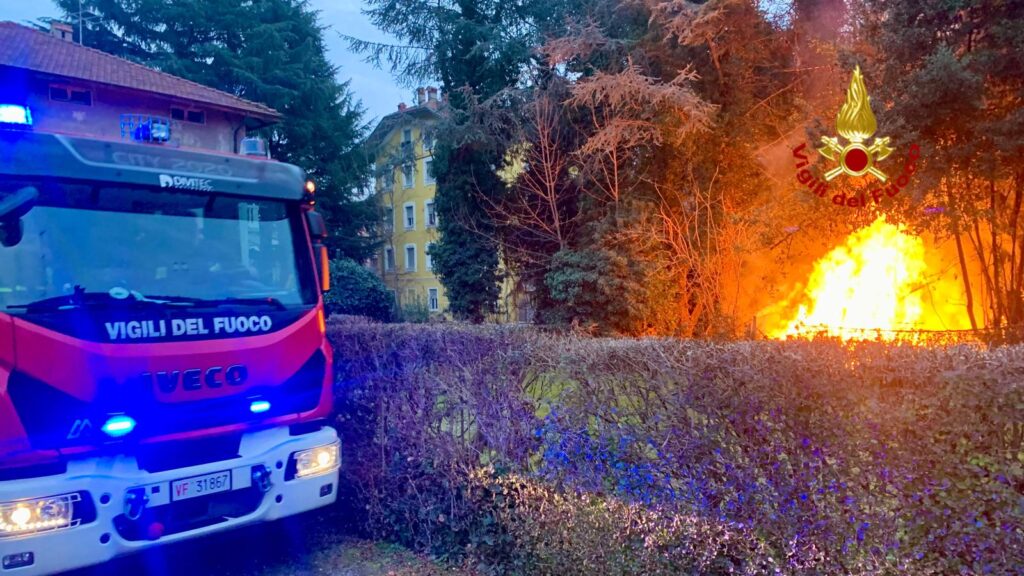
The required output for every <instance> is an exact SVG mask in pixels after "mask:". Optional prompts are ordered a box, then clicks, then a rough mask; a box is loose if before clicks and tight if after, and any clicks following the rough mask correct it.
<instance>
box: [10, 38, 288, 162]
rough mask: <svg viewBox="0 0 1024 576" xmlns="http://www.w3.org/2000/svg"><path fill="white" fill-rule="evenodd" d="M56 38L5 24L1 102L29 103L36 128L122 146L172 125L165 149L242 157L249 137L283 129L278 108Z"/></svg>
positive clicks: (162, 143) (164, 140)
mask: <svg viewBox="0 0 1024 576" xmlns="http://www.w3.org/2000/svg"><path fill="white" fill-rule="evenodd" d="M70 32H71V31H70V27H69V26H67V25H66V24H61V23H59V22H55V23H53V24H51V28H50V31H49V33H47V32H44V31H40V30H36V29H34V28H29V27H26V26H22V25H19V24H15V23H13V22H0V102H3V103H15V104H23V105H25V104H27V105H28V106H29V108H30V109H31V111H32V117H33V123H34V125H35V127H36V128H37V129H40V130H43V131H47V132H58V133H66V134H75V135H83V136H89V137H92V138H99V139H113V140H119V139H123V138H131V137H132V134H133V133H134V134H135V135H136V136H137V135H138V128H139V126H140V125H141V124H144V123H146V122H151V124H150V125H152V124H153V123H155V124H163V125H168V126H169V127H170V131H169V132H170V133H169V135H168V136H167V137H166V138H158V139H157V141H159V142H160V143H161V145H164V146H171V147H181V148H193V149H203V150H209V151H217V152H224V153H234V152H237V151H238V148H239V145H240V143H241V141H242V139H243V138H245V137H246V134H247V133H248V132H251V131H253V130H256V129H259V128H262V127H265V126H268V125H270V124H274V123H276V122H277V121H278V120H280V118H281V114H280V113H279V112H277V111H276V110H273V109H272V108H269V107H267V106H264V105H263V104H259V103H256V102H251V101H249V100H246V99H244V98H240V97H238V96H235V95H233V94H229V93H227V92H222V91H220V90H215V89H213V88H210V87H207V86H203V85H201V84H197V83H195V82H191V81H189V80H185V79H183V78H179V77H177V76H173V75H171V74H167V73H164V72H160V71H159V70H154V69H152V68H147V67H145V66H142V65H140V64H137V63H134V62H130V61H128V60H125V59H123V58H118V57H116V56H112V55H110V54H107V53H105V52H101V51H99V50H95V49H93V48H88V47H85V46H81V45H79V44H76V43H74V42H73V41H72V35H71V33H70Z"/></svg>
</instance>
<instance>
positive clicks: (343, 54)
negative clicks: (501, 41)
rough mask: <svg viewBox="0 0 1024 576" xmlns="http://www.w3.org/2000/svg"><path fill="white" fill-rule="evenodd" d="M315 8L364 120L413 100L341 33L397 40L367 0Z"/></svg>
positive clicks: (23, 3)
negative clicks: (376, 22)
mask: <svg viewBox="0 0 1024 576" xmlns="http://www.w3.org/2000/svg"><path fill="white" fill-rule="evenodd" d="M310 5H311V6H312V7H313V9H315V10H317V11H319V12H320V23H321V24H322V25H324V26H327V27H328V29H327V30H326V31H325V32H324V40H325V42H326V44H327V50H328V53H327V57H328V58H329V59H330V60H331V62H332V63H334V64H335V65H336V66H339V67H340V70H339V71H338V79H339V80H341V81H349V82H350V84H349V88H350V89H351V90H352V93H353V94H354V95H355V97H356V98H357V99H358V100H360V101H361V102H362V105H363V107H364V108H365V109H366V114H365V116H364V121H366V122H368V123H370V124H371V125H376V123H377V120H379V119H380V118H382V117H383V116H384V115H385V114H390V113H391V112H393V111H395V110H397V107H398V103H399V102H402V101H405V102H406V103H411V102H412V101H413V99H414V97H415V95H414V93H413V92H414V90H413V89H411V88H400V87H399V86H398V84H397V83H396V82H395V81H394V80H393V78H392V77H391V74H390V73H389V72H388V71H386V70H377V69H375V68H374V66H373V65H372V64H367V63H366V62H364V61H363V56H362V55H360V54H353V53H351V52H349V50H348V44H347V42H346V41H345V40H343V39H342V38H341V37H340V36H339V34H347V35H349V36H355V37H356V38H361V39H364V40H373V41H384V42H394V41H395V40H394V39H393V38H391V37H389V36H387V35H385V34H383V33H382V32H380V31H379V30H377V29H376V28H375V27H374V26H373V24H371V23H370V21H369V19H368V18H367V17H366V16H364V15H363V14H362V12H361V10H362V8H363V2H361V1H358V0H310ZM62 16H63V14H61V11H60V9H58V8H57V5H56V3H54V2H52V1H51V0H43V1H38V2H36V1H31V0H0V21H2V20H11V21H14V22H19V23H25V22H28V21H32V20H35V19H37V18H59V17H62Z"/></svg>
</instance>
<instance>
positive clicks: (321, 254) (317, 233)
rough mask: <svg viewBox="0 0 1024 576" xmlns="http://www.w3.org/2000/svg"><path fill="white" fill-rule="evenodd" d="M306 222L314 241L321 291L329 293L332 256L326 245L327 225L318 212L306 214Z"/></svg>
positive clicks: (313, 211) (311, 211) (312, 211)
mask: <svg viewBox="0 0 1024 576" xmlns="http://www.w3.org/2000/svg"><path fill="white" fill-rule="evenodd" d="M306 222H307V224H308V225H309V235H310V236H311V237H312V239H313V251H314V252H315V254H314V256H316V273H317V276H318V277H319V278H320V290H321V291H322V292H327V291H328V290H330V289H331V255H330V251H328V250H327V246H325V245H324V240H326V239H327V224H326V223H325V222H324V217H323V216H321V215H320V213H319V212H317V211H316V210H310V211H308V212H306Z"/></svg>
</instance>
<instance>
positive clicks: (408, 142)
mask: <svg viewBox="0 0 1024 576" xmlns="http://www.w3.org/2000/svg"><path fill="white" fill-rule="evenodd" d="M402 153H403V154H412V130H411V129H409V128H406V129H405V130H402Z"/></svg>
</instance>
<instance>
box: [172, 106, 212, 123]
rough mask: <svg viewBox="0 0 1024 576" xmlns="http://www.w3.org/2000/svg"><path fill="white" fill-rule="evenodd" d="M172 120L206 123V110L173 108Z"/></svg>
mask: <svg viewBox="0 0 1024 576" xmlns="http://www.w3.org/2000/svg"><path fill="white" fill-rule="evenodd" d="M171 120H181V121H184V122H191V123H193V124H206V112H203V111H202V110H185V109H184V108H173V107H172V108H171Z"/></svg>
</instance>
